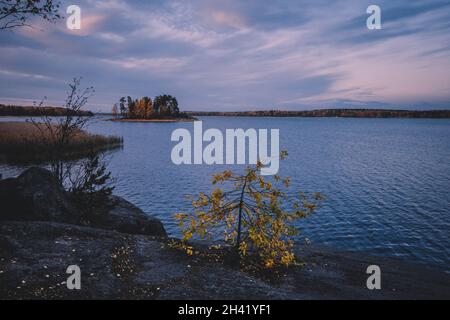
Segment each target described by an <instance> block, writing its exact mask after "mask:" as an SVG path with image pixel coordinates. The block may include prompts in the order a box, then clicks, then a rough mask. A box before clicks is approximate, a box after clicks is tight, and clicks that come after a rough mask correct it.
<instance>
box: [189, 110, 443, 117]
mask: <svg viewBox="0 0 450 320" xmlns="http://www.w3.org/2000/svg"><path fill="white" fill-rule="evenodd" d="M189 114H190V115H193V116H204V117H206V116H229V117H342V118H450V110H387V109H319V110H308V111H283V110H266V111H229V112H221V111H203V112H202V111H199V112H189Z"/></svg>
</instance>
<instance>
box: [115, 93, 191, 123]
mask: <svg viewBox="0 0 450 320" xmlns="http://www.w3.org/2000/svg"><path fill="white" fill-rule="evenodd" d="M112 114H113V115H114V116H115V118H116V119H119V120H170V119H191V120H194V119H195V118H194V117H192V116H190V115H188V114H187V113H185V112H180V109H179V107H178V101H177V99H176V98H175V97H173V96H171V95H160V96H156V97H155V99H154V100H152V99H151V98H150V97H142V98H140V99H133V98H131V97H130V96H128V97H127V98H125V97H122V98H120V100H119V103H116V104H114V105H113V107H112Z"/></svg>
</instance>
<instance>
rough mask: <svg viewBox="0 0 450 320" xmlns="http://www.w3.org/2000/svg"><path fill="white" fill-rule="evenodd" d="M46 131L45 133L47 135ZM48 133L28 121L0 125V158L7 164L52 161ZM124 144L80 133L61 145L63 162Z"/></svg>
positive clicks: (112, 139) (120, 140)
mask: <svg viewBox="0 0 450 320" xmlns="http://www.w3.org/2000/svg"><path fill="white" fill-rule="evenodd" d="M46 131H48V134H47V133H46ZM51 139H52V138H51V135H50V132H49V130H47V129H45V127H44V126H42V127H41V128H40V129H39V128H38V127H36V126H35V125H33V124H31V123H27V122H0V158H1V159H2V160H5V161H7V162H10V161H15V162H34V161H47V160H51V157H53V156H54V152H53V151H54V150H53V149H54V143H53V142H52V140H51ZM122 145H123V139H122V138H121V137H117V136H103V135H96V134H91V133H88V132H86V131H82V130H80V131H79V132H77V133H76V134H74V135H73V137H72V138H71V139H70V140H69V142H68V143H67V144H66V145H64V148H63V153H62V154H61V155H60V157H61V159H62V160H65V159H67V160H69V159H77V158H83V157H85V156H88V155H92V153H99V152H103V151H107V150H112V149H115V148H120V147H122Z"/></svg>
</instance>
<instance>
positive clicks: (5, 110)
mask: <svg viewBox="0 0 450 320" xmlns="http://www.w3.org/2000/svg"><path fill="white" fill-rule="evenodd" d="M67 114H70V115H72V116H82V117H91V116H93V115H94V114H93V113H92V112H91V111H84V110H79V111H76V112H75V111H73V110H70V109H67V108H63V107H49V106H13V105H4V104H0V116H13V117H22V116H28V117H42V116H49V117H64V116H66V115H67Z"/></svg>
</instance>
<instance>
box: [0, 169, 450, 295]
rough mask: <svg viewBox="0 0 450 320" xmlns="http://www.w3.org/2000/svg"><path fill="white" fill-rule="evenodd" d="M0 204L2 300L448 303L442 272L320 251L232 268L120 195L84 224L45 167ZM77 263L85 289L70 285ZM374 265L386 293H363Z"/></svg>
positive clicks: (14, 185)
mask: <svg viewBox="0 0 450 320" xmlns="http://www.w3.org/2000/svg"><path fill="white" fill-rule="evenodd" d="M42 190H45V192H44V193H43V192H42ZM0 201H1V202H2V205H3V208H4V210H2V211H1V212H0V221H1V223H0V271H1V272H0V283H2V286H1V287H0V299H163V300H165V299H170V300H172V299H181V300H191V299H205V300H211V299H213V300H215V299H260V300H273V299H286V300H303V299H305V300H311V299H325V300H329V299H331V300H336V299H338V300H340V299H392V300H399V299H450V275H449V274H447V273H445V272H444V271H442V270H440V269H439V268H436V267H433V266H423V265H419V264H414V263H410V262H406V261H403V260H400V259H397V258H389V257H380V256H371V255H366V254H363V253H358V252H348V251H342V250H339V249H336V248H332V247H327V246H322V245H315V244H305V245H298V244H297V245H296V246H295V248H294V249H295V250H294V252H295V254H296V257H297V261H298V262H299V263H298V264H297V265H293V266H291V267H289V268H282V269H270V270H259V271H254V270H253V271H252V270H246V269H242V268H239V267H237V266H236V265H234V264H230V263H229V262H228V261H229V252H230V251H229V250H227V249H226V247H223V249H219V250H215V249H211V248H210V245H211V244H212V243H210V242H207V241H195V242H192V243H190V244H191V245H193V247H194V248H195V250H194V251H195V253H194V254H193V255H192V256H189V255H187V254H186V252H184V251H183V250H180V249H176V247H174V246H173V245H171V243H172V241H179V240H178V239H176V238H170V237H168V236H167V233H166V231H165V229H164V226H163V224H162V222H161V221H160V220H159V219H157V218H155V217H154V216H152V215H151V214H150V213H145V212H143V211H142V210H141V209H139V208H138V207H136V206H134V205H133V204H131V203H130V202H128V201H126V200H125V199H123V198H121V197H117V196H112V197H111V204H112V206H111V208H110V209H108V210H109V211H107V212H105V214H104V215H101V216H99V218H98V219H97V220H95V222H94V223H93V224H91V225H85V224H83V223H81V222H80V220H79V211H78V210H77V209H76V203H75V202H74V200H73V199H72V198H71V196H70V193H68V192H67V191H64V189H63V188H62V186H61V185H58V184H57V183H56V182H55V180H54V177H53V176H52V174H51V173H50V172H49V171H47V170H45V169H41V168H30V169H28V170H26V171H24V172H23V173H22V174H21V175H20V176H19V177H18V178H10V179H4V180H1V179H0ZM19 220H20V221H19ZM74 263H75V264H77V265H79V267H80V268H81V270H82V274H83V278H82V283H83V284H82V290H79V291H78V290H73V291H72V290H67V288H66V286H65V285H64V283H65V281H66V279H67V277H68V275H67V274H66V268H67V266H68V265H71V264H74ZM370 265H377V266H379V267H380V269H381V289H380V290H369V289H368V288H367V287H366V281H367V278H368V277H369V276H370V275H369V274H367V267H368V266H370ZM24 270H26V272H24Z"/></svg>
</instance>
